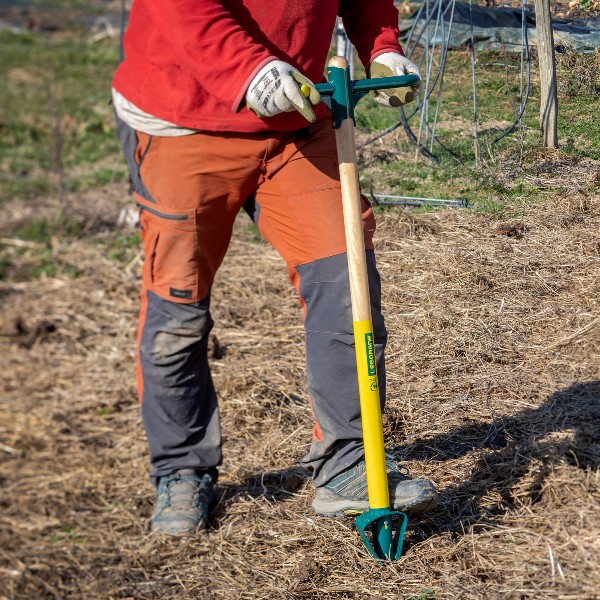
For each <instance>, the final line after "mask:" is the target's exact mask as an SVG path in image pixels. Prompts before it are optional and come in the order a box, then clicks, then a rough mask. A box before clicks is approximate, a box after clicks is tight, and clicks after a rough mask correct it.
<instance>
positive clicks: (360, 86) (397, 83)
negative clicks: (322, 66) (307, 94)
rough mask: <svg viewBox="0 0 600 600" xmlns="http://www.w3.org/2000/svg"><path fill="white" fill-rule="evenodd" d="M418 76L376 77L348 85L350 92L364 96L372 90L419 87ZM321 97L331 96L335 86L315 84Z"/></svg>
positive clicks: (419, 79)
mask: <svg viewBox="0 0 600 600" xmlns="http://www.w3.org/2000/svg"><path fill="white" fill-rule="evenodd" d="M420 81H421V78H420V77H419V76H418V75H399V76H398V77H377V78H375V79H358V80H355V81H352V82H351V83H350V87H351V89H352V92H354V93H357V94H364V93H366V92H370V91H372V90H389V89H391V88H397V87H414V86H417V85H419V82H420ZM315 87H316V88H317V90H318V91H319V94H321V95H322V96H333V94H334V92H335V86H334V85H333V84H331V83H317V85H316V86H315Z"/></svg>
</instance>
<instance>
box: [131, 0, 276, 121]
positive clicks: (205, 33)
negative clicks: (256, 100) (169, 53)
mask: <svg viewBox="0 0 600 600" xmlns="http://www.w3.org/2000/svg"><path fill="white" fill-rule="evenodd" d="M137 1H138V2H141V1H143V2H144V8H145V10H146V12H147V14H148V15H149V17H150V18H151V19H152V22H153V25H154V27H155V28H156V29H157V30H158V31H159V32H160V34H161V35H162V36H163V38H164V39H165V40H166V41H167V43H168V44H169V45H170V46H171V48H172V49H173V52H174V53H175V55H176V56H178V57H179V58H180V59H181V61H182V63H183V64H185V65H186V66H187V68H189V69H190V72H191V73H192V75H193V76H194V78H195V79H197V80H198V81H199V82H201V84H202V87H204V88H205V89H206V90H207V91H208V92H209V93H210V94H211V95H212V96H214V97H215V98H217V99H218V100H220V101H221V102H223V103H224V104H225V105H227V106H230V107H231V110H232V111H237V110H238V108H239V106H240V103H241V101H242V99H243V97H244V95H245V93H246V90H247V89H248V86H249V85H250V82H251V81H252V78H253V77H254V76H255V75H256V73H258V71H259V70H260V69H261V68H262V67H263V66H264V65H265V64H266V63H267V62H269V61H270V60H273V59H274V58H275V57H274V56H272V55H271V54H270V53H269V51H268V50H267V49H266V48H265V47H264V46H262V45H260V44H258V43H256V42H255V41H254V40H253V39H252V38H251V37H250V36H249V35H248V34H247V33H246V32H245V31H244V30H243V29H242V27H241V26H240V25H239V24H238V22H237V21H236V20H235V19H234V18H233V16H232V15H231V13H230V12H229V11H228V10H226V9H225V8H224V7H223V4H222V2H220V1H219V0H178V1H177V2H172V1H171V0H137Z"/></svg>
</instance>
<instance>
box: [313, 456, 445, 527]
mask: <svg viewBox="0 0 600 600" xmlns="http://www.w3.org/2000/svg"><path fill="white" fill-rule="evenodd" d="M386 465H387V474H388V484H389V488H390V505H391V508H392V509H393V510H400V511H402V512H408V513H412V514H417V513H421V512H425V511H427V510H431V509H432V508H435V507H436V506H437V503H438V494H437V492H436V491H435V487H434V486H433V483H431V481H428V480H427V479H412V478H411V477H410V474H409V472H408V469H407V468H406V467H401V466H400V465H398V464H397V463H396V462H395V461H394V460H391V459H388V460H386ZM312 510H313V512H314V513H316V514H317V515H322V516H327V517H343V516H344V515H358V514H361V513H363V512H365V511H367V510H369V496H368V492H367V477H366V467H365V461H364V460H361V461H360V462H359V463H357V464H356V465H354V466H353V467H350V468H349V469H347V470H346V471H343V472H342V473H340V474H339V475H337V476H336V477H334V478H333V479H332V480H331V481H329V482H328V483H326V484H325V485H323V486H320V487H318V488H317V494H316V497H315V499H314V500H313V503H312Z"/></svg>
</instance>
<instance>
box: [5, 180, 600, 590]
mask: <svg viewBox="0 0 600 600" xmlns="http://www.w3.org/2000/svg"><path fill="white" fill-rule="evenodd" d="M124 194H125V192H124V190H121V189H119V191H118V192H115V196H117V197H118V198H119V199H121V198H122V197H123V196H124ZM81 202H82V204H85V203H86V202H87V203H88V204H87V205H88V206H89V205H90V204H89V202H90V198H87V199H86V198H85V197H83V198H82V199H81ZM117 204H118V202H116V201H115V202H113V203H112V206H113V212H114V213H115V214H116V205H117ZM106 206H111V204H110V202H109V203H108V204H107V205H106ZM107 210H108V209H107ZM5 214H8V213H5ZM599 230H600V198H599V197H597V196H596V197H586V196H584V195H582V194H580V193H576V194H573V195H571V196H569V195H566V196H561V197H559V196H556V195H554V196H551V197H550V198H549V200H548V201H547V202H545V203H544V204H540V205H537V206H533V207H529V208H526V209H525V210H523V211H522V214H521V215H520V216H519V217H518V218H515V219H511V220H510V221H508V222H502V223H498V222H496V221H493V220H492V219H491V218H490V217H489V216H486V215H484V214H478V213H476V212H466V211H460V212H452V211H444V212H439V213H434V214H429V215H419V216H415V215H414V214H411V213H409V212H407V211H403V210H400V209H399V210H392V211H386V212H384V213H382V214H380V216H379V229H378V235H377V247H378V257H379V258H378V261H379V267H380V270H381V275H382V278H383V287H384V306H385V313H386V315H387V326H388V329H389V334H390V340H389V347H388V388H389V402H388V411H387V414H386V417H385V429H386V434H387V436H388V446H389V447H390V449H393V451H394V453H395V454H396V455H397V456H398V457H399V458H400V459H402V460H404V461H406V463H407V465H408V466H409V467H410V468H411V470H412V471H413V473H415V474H417V475H419V476H427V477H430V478H431V479H432V480H433V481H434V482H435V483H436V484H437V486H438V487H439V490H440V493H441V497H442V504H441V506H440V507H439V509H438V510H436V511H435V512H434V513H433V514H432V515H430V516H428V517H426V518H421V519H411V521H410V529H409V533H408V535H407V541H406V550H405V554H404V557H403V558H402V560H401V561H400V562H398V563H395V564H387V565H379V564H375V563H374V562H372V561H371V560H370V559H369V558H368V557H367V555H366V553H365V550H364V549H363V547H362V545H361V543H360V541H359V539H358V536H357V533H356V531H355V530H354V528H353V523H352V520H350V519H348V520H345V519H341V520H327V519H319V518H316V517H315V516H313V515H312V514H311V513H310V512H309V510H308V508H309V504H310V501H311V496H312V490H311V485H310V483H309V482H308V481H307V479H306V475H305V473H304V472H303V471H302V470H300V469H299V468H298V467H297V463H298V459H299V458H300V457H301V456H302V455H303V453H304V452H305V451H306V449H307V447H308V443H309V438H310V429H311V425H312V424H311V416H310V410H309V408H308V406H307V403H306V401H305V388H304V383H303V379H304V357H303V330H302V324H301V311H300V309H299V307H298V303H297V300H296V298H295V296H294V293H293V292H292V290H291V288H290V286H289V285H288V283H287V280H286V275H285V271H284V269H283V267H282V265H281V263H280V261H279V258H278V257H277V256H276V254H275V253H274V251H273V250H272V249H271V248H269V247H268V246H267V245H265V244H263V243H256V242H255V241H253V239H252V234H251V232H249V231H248V229H247V226H246V223H245V220H244V219H241V220H240V221H239V222H238V224H237V226H236V236H235V239H234V241H233V243H232V246H231V250H230V253H229V255H228V257H227V258H226V261H225V264H224V265H223V268H222V270H221V271H220V273H219V277H218V282H217V284H216V286H215V290H214V300H213V306H214V316H215V320H216V321H217V326H216V328H215V332H214V333H215V335H216V338H217V340H216V341H215V344H214V347H213V360H212V365H213V373H214V376H215V380H216V385H217V388H218V390H219V393H220V398H221V411H222V418H223V426H224V438H225V464H224V465H223V468H222V471H221V479H220V488H219V489H220V501H219V505H218V507H217V509H216V511H215V513H214V516H213V518H212V522H211V524H210V528H209V531H208V532H207V534H206V535H200V536H198V537H197V538H193V539H174V540H171V539H168V540H163V539H157V538H155V537H154V536H152V535H150V534H149V532H148V525H147V519H148V516H149V514H150V511H151V506H152V501H153V490H152V488H151V486H150V483H149V482H148V479H147V470H148V464H147V455H146V447H145V440H144V434H143V430H142V427H141V422H140V418H139V413H138V407H137V401H136V395H135V388H134V370H135V368H134V339H135V329H136V310H137V295H138V291H137V287H138V279H139V262H137V261H135V260H134V261H133V262H132V263H131V264H129V265H128V267H127V268H124V266H123V265H122V264H120V263H117V262H115V261H112V260H109V259H108V258H107V257H105V256H103V254H102V251H101V248H102V247H101V246H99V245H97V244H93V243H90V241H89V240H88V239H86V238H85V237H82V238H80V239H78V240H73V239H72V238H71V239H67V238H65V239H54V240H53V243H52V252H53V254H54V255H55V256H57V257H59V258H60V260H61V261H63V263H67V264H71V263H72V264H74V265H77V267H78V269H79V271H80V273H81V275H80V277H78V278H75V279H68V278H57V279H45V280H44V279H42V280H32V281H21V282H18V281H11V280H8V281H5V282H2V283H0V302H1V312H0V329H1V331H0V333H1V334H2V336H1V337H0V344H1V351H0V372H1V373H2V376H1V379H0V386H1V387H0V394H1V400H0V442H1V443H0V454H1V455H2V463H1V464H0V481H1V484H2V494H1V495H0V504H1V507H2V510H1V512H0V597H1V598H10V599H13V598H14V599H17V598H19V599H21V598H31V599H41V598H53V599H58V598H85V599H95V598H98V599H111V598H115V599H116V598H119V599H124V598H135V599H150V598H152V599H159V598H160V599H169V598H173V599H175V598H176V599H187V598H202V599H214V600H216V599H230V598H235V599H240V600H242V599H262V598H264V599H267V598H285V599H293V598H319V599H326V598H336V599H343V598H348V599H350V598H352V599H361V600H363V599H365V600H366V599H367V598H371V599H394V598H402V599H404V598H409V597H414V598H419V599H420V600H425V599H426V598H435V599H436V600H439V599H446V598H457V599H464V600H470V599H473V600H475V599H476V600H480V599H506V600H508V599H510V600H521V599H527V600H529V599H534V598H535V599H545V598H549V599H550V598H552V599H557V600H558V599H562V600H568V599H573V600H586V599H587V600H591V599H594V598H600V489H599V484H600V474H599V470H598V467H599V464H600V433H599V432H600V427H599V424H600V376H599V372H600V370H599V365H600V309H599V308H600V307H599V302H600V237H599V234H598V232H599ZM3 234H4V235H6V230H4V233H3ZM117 234H118V232H113V233H110V232H108V233H106V235H117ZM21 255H22V253H21ZM430 589H431V590H433V592H430V591H429V590H430Z"/></svg>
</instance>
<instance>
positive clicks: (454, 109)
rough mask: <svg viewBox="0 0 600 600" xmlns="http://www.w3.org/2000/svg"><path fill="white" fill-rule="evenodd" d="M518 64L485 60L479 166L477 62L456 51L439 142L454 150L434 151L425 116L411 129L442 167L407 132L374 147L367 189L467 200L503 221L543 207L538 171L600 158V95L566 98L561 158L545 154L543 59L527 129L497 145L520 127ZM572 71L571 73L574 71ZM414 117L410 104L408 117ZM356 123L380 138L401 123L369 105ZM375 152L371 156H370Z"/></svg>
mask: <svg viewBox="0 0 600 600" xmlns="http://www.w3.org/2000/svg"><path fill="white" fill-rule="evenodd" d="M578 60H579V61H580V62H581V61H583V60H589V61H593V60H594V58H593V56H592V57H588V58H585V57H578ZM518 61H519V56H518V55H517V54H515V55H514V56H513V55H512V54H506V55H503V54H501V53H497V52H479V53H477V66H476V72H477V127H478V134H479V135H478V137H479V158H480V160H479V162H477V161H476V159H475V148H474V133H473V97H472V87H471V85H472V83H471V70H470V55H469V53H468V52H464V51H452V52H450V53H449V57H448V63H447V67H446V73H445V85H444V91H443V95H442V97H441V102H440V106H439V114H438V120H437V124H436V136H437V137H438V138H439V139H440V140H441V141H442V143H443V144H444V145H445V146H446V148H447V149H448V151H446V150H444V149H442V148H441V147H440V145H439V144H438V143H437V142H434V143H433V145H431V139H432V136H431V133H430V132H427V127H426V123H427V120H426V119H425V120H424V121H423V122H420V121H419V117H418V115H417V116H415V117H414V118H413V119H411V120H410V126H411V128H412V130H413V132H414V134H415V136H417V137H418V138H419V139H420V141H421V143H422V144H424V145H426V147H427V148H428V149H430V150H432V151H433V153H434V155H435V156H436V157H437V158H438V159H439V163H438V164H436V165H434V164H432V163H431V162H429V161H428V160H426V159H425V158H423V157H422V156H419V157H418V159H417V157H416V151H415V147H414V146H413V145H412V144H411V143H410V142H409V141H408V138H407V137H406V135H405V134H404V132H403V128H402V127H399V128H398V133H395V134H393V135H390V136H389V137H387V138H383V141H382V142H377V143H376V144H374V145H373V146H371V148H372V149H373V150H372V152H374V153H375V159H372V160H370V161H369V162H368V163H367V165H368V166H367V167H363V168H362V169H361V183H362V185H363V188H364V189H365V190H367V191H373V192H375V193H377V192H381V191H382V190H387V191H389V193H391V194H395V195H404V196H421V197H426V198H427V197H428V198H447V199H452V200H456V199H466V200H467V201H468V203H469V205H470V206H471V207H472V208H474V209H475V210H482V211H485V212H486V213H489V214H490V215H491V216H492V217H493V218H497V219H503V218H508V217H510V216H513V215H515V214H517V213H518V212H519V211H522V208H523V207H524V206H526V205H528V204H531V203H535V202H539V201H541V200H543V198H544V197H545V194H547V189H544V187H543V186H540V185H538V184H537V183H536V182H535V179H536V177H535V175H536V173H534V172H532V171H531V169H535V168H536V167H537V166H538V165H540V163H544V162H547V163H549V164H552V162H553V161H554V162H560V161H563V162H564V160H565V158H567V157H570V156H577V157H580V158H583V157H588V158H592V159H596V160H598V159H600V96H599V95H598V94H596V95H590V94H589V93H584V92H583V91H581V90H584V89H587V88H584V86H572V88H573V89H575V88H576V89H577V90H580V92H579V93H575V92H572V91H571V92H570V95H569V96H568V97H567V96H561V97H560V98H559V120H558V133H559V144H560V151H559V154H558V155H557V154H556V153H555V152H554V153H548V152H546V151H545V150H544V148H543V147H542V140H541V134H540V131H539V102H540V89H539V80H538V76H537V61H536V60H535V59H534V60H533V62H532V83H531V90H530V97H529V103H528V105H527V110H526V111H525V114H524V115H523V119H522V123H523V126H524V129H523V130H515V131H513V132H512V133H511V134H509V135H507V136H506V137H504V138H503V139H502V140H500V141H498V142H497V143H494V141H495V140H496V139H497V138H498V137H499V136H500V135H501V134H502V133H503V132H504V131H505V130H506V129H507V128H508V126H509V125H510V124H511V123H512V122H513V121H514V119H515V116H516V112H515V111H517V110H518V95H519V80H518V74H519V62H518ZM590 65H591V63H590ZM590 65H588V67H590ZM467 67H468V68H467ZM590 68H591V67H590ZM565 69H566V70H567V74H569V73H570V71H569V69H568V68H567V67H565ZM588 70H589V69H588ZM580 71H581V72H582V73H584V71H585V69H583V67H581V66H580ZM560 75H561V73H559V76H560ZM563 75H564V74H563ZM584 75H585V73H584ZM582 77H583V75H582ZM588 88H589V86H588ZM435 95H436V94H434V95H432V96H431V97H430V102H429V124H430V126H433V121H434V115H435V113H436V110H437V99H436V98H435V97H434V96H435ZM411 110H412V109H411V108H410V105H409V106H408V107H406V109H405V112H406V113H408V112H410V111H411ZM356 120H357V127H358V129H359V130H361V132H362V133H363V134H368V135H373V134H376V133H377V132H378V131H381V130H383V129H385V128H387V127H389V126H390V125H393V124H394V123H397V122H398V121H399V114H398V113H397V112H396V111H394V110H390V109H384V108H382V107H380V106H379V105H377V104H376V103H375V102H373V101H369V102H365V101H363V102H362V103H361V104H359V106H358V108H357V119H356ZM378 147H379V148H382V147H385V148H387V150H388V152H387V154H386V153H385V152H384V153H382V158H381V160H377V148H378ZM390 150H392V151H391V152H390ZM393 150H396V154H397V158H394V152H393ZM368 152H369V151H368V150H365V153H366V154H367V155H368ZM507 159H508V160H507ZM507 163H509V164H507ZM507 169H508V170H507ZM551 171H552V169H550V171H549V172H551ZM530 175H534V177H531V176H530ZM566 185H568V182H567V183H566ZM561 189H562V188H561V180H560V178H557V183H556V186H555V188H554V190H553V191H556V192H560V191H561ZM508 207H510V208H508Z"/></svg>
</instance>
